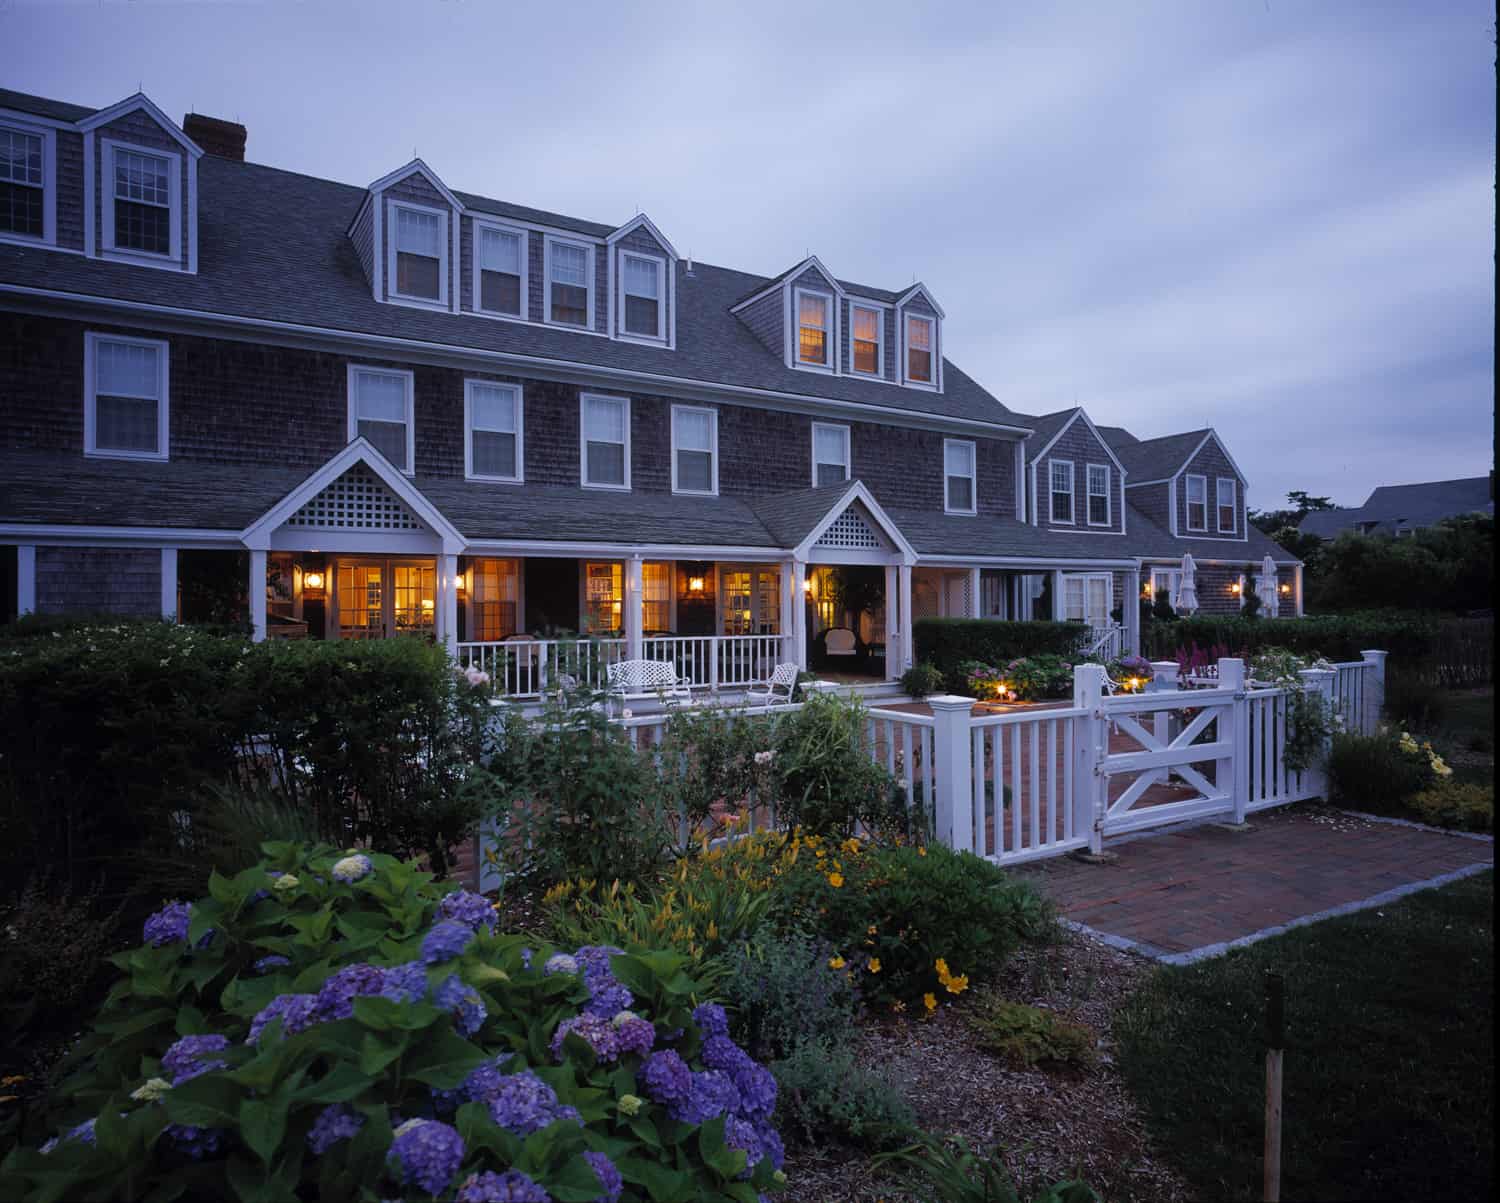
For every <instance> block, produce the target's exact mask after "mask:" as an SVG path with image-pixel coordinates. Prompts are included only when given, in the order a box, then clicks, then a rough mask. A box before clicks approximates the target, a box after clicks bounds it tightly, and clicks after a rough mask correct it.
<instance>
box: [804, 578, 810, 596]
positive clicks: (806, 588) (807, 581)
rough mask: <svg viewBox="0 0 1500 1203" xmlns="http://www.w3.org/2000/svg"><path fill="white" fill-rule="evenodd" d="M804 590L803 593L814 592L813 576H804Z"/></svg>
mask: <svg viewBox="0 0 1500 1203" xmlns="http://www.w3.org/2000/svg"><path fill="white" fill-rule="evenodd" d="M802 592H803V593H807V594H811V593H812V577H810V576H809V577H804V578H803V580H802Z"/></svg>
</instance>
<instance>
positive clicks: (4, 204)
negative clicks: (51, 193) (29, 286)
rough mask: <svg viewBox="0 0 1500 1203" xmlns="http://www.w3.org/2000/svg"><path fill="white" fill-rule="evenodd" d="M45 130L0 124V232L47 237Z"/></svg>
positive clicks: (17, 235) (2, 234)
mask: <svg viewBox="0 0 1500 1203" xmlns="http://www.w3.org/2000/svg"><path fill="white" fill-rule="evenodd" d="M48 141H49V139H48V133H46V132H43V131H41V130H37V131H35V132H33V131H31V130H23V129H15V128H11V127H7V126H0V236H4V235H11V236H14V237H19V238H34V239H37V240H38V241H41V240H44V239H46V237H47V176H48V174H49V173H48V170H47V161H48V158H49V155H48V153H47V152H48Z"/></svg>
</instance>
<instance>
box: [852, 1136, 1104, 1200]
mask: <svg viewBox="0 0 1500 1203" xmlns="http://www.w3.org/2000/svg"><path fill="white" fill-rule="evenodd" d="M1002 1152H1003V1151H1002V1150H1001V1149H999V1148H997V1149H995V1150H994V1151H993V1153H992V1154H991V1155H990V1156H989V1157H983V1156H981V1155H979V1154H977V1153H975V1152H974V1150H973V1149H971V1148H970V1147H969V1144H968V1142H967V1141H965V1140H964V1139H963V1138H962V1137H954V1138H952V1141H951V1143H950V1142H949V1141H945V1140H943V1139H942V1138H941V1137H937V1136H933V1135H931V1134H929V1133H920V1132H919V1133H917V1142H916V1143H915V1144H912V1145H908V1146H907V1147H906V1148H904V1149H898V1150H896V1151H895V1152H891V1153H884V1154H882V1155H881V1156H879V1157H877V1158H876V1159H875V1164H877V1165H892V1166H895V1167H897V1168H898V1169H901V1170H904V1171H906V1176H907V1177H908V1178H909V1179H911V1180H912V1181H911V1187H912V1188H913V1189H914V1190H917V1191H919V1192H921V1193H919V1194H917V1195H916V1196H915V1198H917V1199H918V1200H919V1203H1023V1197H1022V1196H1021V1195H1020V1194H1019V1193H1018V1192H1017V1190H1016V1184H1015V1182H1014V1181H1013V1180H1012V1179H1011V1176H1010V1172H1009V1171H1008V1170H1007V1169H1006V1168H1005V1162H1004V1160H1003V1158H1002ZM918 1178H920V1179H921V1180H922V1181H921V1183H920V1185H919V1184H918V1182H917V1181H916V1179H918ZM1024 1203H1101V1200H1100V1197H1099V1195H1098V1194H1097V1193H1096V1192H1095V1191H1094V1189H1093V1188H1092V1187H1090V1186H1088V1185H1087V1184H1086V1183H1084V1182H1083V1181H1082V1180H1081V1179H1077V1178H1074V1179H1070V1180H1068V1181H1066V1182H1054V1183H1051V1184H1050V1185H1048V1186H1045V1187H1043V1188H1042V1189H1041V1190H1040V1191H1038V1192H1037V1193H1035V1194H1030V1195H1028V1196H1026V1197H1025V1200H1024Z"/></svg>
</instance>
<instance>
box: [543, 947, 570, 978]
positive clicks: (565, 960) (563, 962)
mask: <svg viewBox="0 0 1500 1203" xmlns="http://www.w3.org/2000/svg"><path fill="white" fill-rule="evenodd" d="M542 972H543V973H545V974H546V975H547V976H548V977H551V976H552V975H553V974H554V973H577V972H578V962H577V961H575V960H574V959H573V958H572V957H570V956H569V955H568V954H567V953H565V952H554V953H553V954H552V955H551V956H550V957H548V958H547V963H546V964H545V965H543V966H542Z"/></svg>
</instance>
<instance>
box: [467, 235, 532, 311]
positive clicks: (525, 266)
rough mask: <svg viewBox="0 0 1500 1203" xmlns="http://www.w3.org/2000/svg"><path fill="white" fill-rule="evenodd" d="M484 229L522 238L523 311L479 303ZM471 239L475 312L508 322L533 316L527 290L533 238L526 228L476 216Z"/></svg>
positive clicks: (471, 289) (472, 289) (471, 274)
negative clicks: (513, 310) (518, 311)
mask: <svg viewBox="0 0 1500 1203" xmlns="http://www.w3.org/2000/svg"><path fill="white" fill-rule="evenodd" d="M482 230H498V231H499V232H500V233H502V234H514V235H515V236H516V237H518V238H519V239H520V240H521V312H520V313H503V312H501V311H500V310H498V309H485V308H482V307H481V305H480V303H479V298H480V295H481V293H480V288H479V283H480V277H479V273H480V271H481V270H482V269H481V266H480V262H479V244H480V241H481V238H482V235H481V231H482ZM469 240H470V249H469V258H470V259H471V260H472V261H473V262H472V263H471V264H470V268H471V271H470V276H471V277H472V278H471V279H470V282H469V291H470V294H471V296H472V297H473V309H474V312H475V313H477V314H480V315H481V316H483V317H495V318H500V319H501V320H503V321H507V322H524V321H526V320H527V319H528V318H529V317H530V316H531V310H530V309H529V308H528V306H529V305H530V303H531V301H530V297H529V295H528V291H527V289H528V285H529V284H530V275H531V273H530V270H529V267H530V262H529V259H530V254H531V239H530V237H529V236H528V235H527V232H526V231H525V230H523V229H522V228H521V227H520V226H509V225H506V224H505V223H504V222H499V221H489V220H487V219H485V218H481V217H476V218H474V219H473V221H472V223H471V225H470V228H469Z"/></svg>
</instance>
